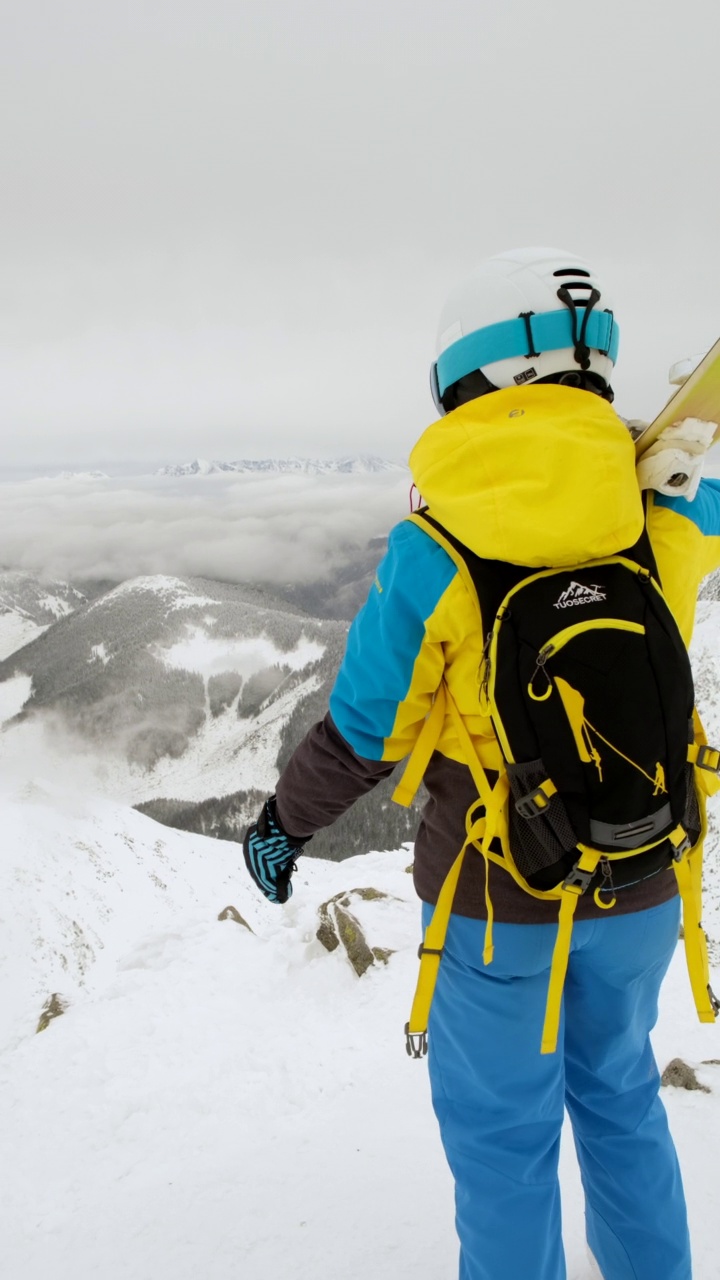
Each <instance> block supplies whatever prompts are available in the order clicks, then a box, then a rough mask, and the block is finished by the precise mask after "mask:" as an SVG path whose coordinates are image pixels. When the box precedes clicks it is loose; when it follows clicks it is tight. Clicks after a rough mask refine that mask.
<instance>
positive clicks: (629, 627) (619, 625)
mask: <svg viewBox="0 0 720 1280" xmlns="http://www.w3.org/2000/svg"><path fill="white" fill-rule="evenodd" d="M604 630H611V631H630V632H633V633H634V634H635V635H639V636H644V635H645V628H644V626H643V625H642V623H640V622H628V621H626V619H624V618H590V619H588V620H587V621H586V622H575V623H573V625H572V626H570V627H563V629H562V631H558V632H556V634H555V635H554V636H552V637H551V638H550V639H549V640H548V641H547V643H546V644H544V645H543V647H542V649H540V650H538V655H537V658H536V659H535V670H534V671H533V673H532V675H531V677H530V685H529V687H530V689H532V688H533V685H534V683H535V677H536V675H537V673H538V671H543V668H544V667H545V663H546V662H547V660H548V658H552V657H554V656H555V654H556V653H559V652H560V650H561V649H564V647H565V645H566V644H567V643H568V642H569V641H570V640H574V639H575V637H576V636H579V635H584V633H585V632H586V631H604ZM544 675H545V679H546V680H547V682H548V687H549V686H550V685H551V684H552V681H551V680H550V677H549V675H548V674H547V672H546V671H545V672H544ZM531 696H532V697H534V698H537V697H538V695H537V694H531ZM547 696H548V695H547V693H546V694H545V695H544V697H547Z"/></svg>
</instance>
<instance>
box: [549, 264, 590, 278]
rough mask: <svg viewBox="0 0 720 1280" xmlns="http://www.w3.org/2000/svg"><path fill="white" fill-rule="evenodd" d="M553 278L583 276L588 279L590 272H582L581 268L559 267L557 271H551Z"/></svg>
mask: <svg viewBox="0 0 720 1280" xmlns="http://www.w3.org/2000/svg"><path fill="white" fill-rule="evenodd" d="M553 275H554V276H585V278H586V279H587V280H589V279H590V272H589V271H584V270H583V268H582V267H561V268H560V270H559V271H553Z"/></svg>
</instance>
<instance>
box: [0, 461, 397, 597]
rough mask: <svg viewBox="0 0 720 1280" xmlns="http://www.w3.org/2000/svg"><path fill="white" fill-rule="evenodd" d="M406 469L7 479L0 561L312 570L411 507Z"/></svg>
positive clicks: (197, 570) (69, 568) (144, 570)
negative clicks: (318, 473) (352, 473)
mask: <svg viewBox="0 0 720 1280" xmlns="http://www.w3.org/2000/svg"><path fill="white" fill-rule="evenodd" d="M409 485H410V478H409V475H408V476H407V477H406V476H405V475H404V473H402V472H397V471H395V472H388V473H382V474H380V475H372V476H342V475H329V476H315V477H313V476H292V475H284V476H269V477H257V476H242V475H230V476H225V475H212V476H196V477H182V478H177V479H173V478H169V477H155V476H142V477H137V478H133V479H130V480H129V479H94V480H90V479H81V478H74V479H56V480H31V481H25V482H23V483H15V484H4V485H0V548H2V550H1V551H0V561H1V562H2V564H3V565H4V567H6V568H13V569H16V568H17V569H27V570H30V571H32V572H34V573H38V574H40V575H42V576H44V577H48V578H59V579H63V580H70V581H76V582H78V581H82V579H110V580H112V581H115V582H119V581H123V580H125V579H127V578H132V577H137V576H138V575H141V574H155V573H165V574H175V575H177V576H180V577H182V576H197V577H208V578H220V579H223V580H227V581H230V582H251V583H256V582H271V583H275V584H278V585H282V584H285V583H305V582H313V581H316V580H318V579H321V578H324V577H326V576H328V575H330V574H331V573H332V572H333V571H335V570H337V569H338V568H339V567H341V566H342V565H343V564H344V563H346V562H347V561H349V560H350V559H351V558H352V556H353V554H354V553H355V552H356V551H357V550H358V549H361V548H362V547H364V546H366V544H367V542H368V541H369V539H371V538H374V537H377V536H382V535H385V534H386V533H387V532H388V531H389V529H390V528H391V527H392V525H393V524H395V523H396V522H397V521H398V520H399V519H401V518H402V516H403V515H405V514H406V512H407V510H408V490H409Z"/></svg>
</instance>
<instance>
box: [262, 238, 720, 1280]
mask: <svg viewBox="0 0 720 1280" xmlns="http://www.w3.org/2000/svg"><path fill="white" fill-rule="evenodd" d="M617 341H618V329H617V325H616V323H615V320H614V315H613V312H612V309H611V305H610V302H609V300H608V298H607V296H606V294H605V291H604V290H603V289H602V287H601V286H600V284H599V282H598V280H597V279H596V277H595V275H594V274H593V272H592V271H591V270H590V268H589V267H588V266H587V264H585V263H584V262H582V261H581V260H580V259H578V258H577V257H575V256H574V255H573V254H568V253H564V252H560V251H556V250H543V249H524V250H518V251H514V252H509V253H504V254H500V255H498V256H496V257H494V258H491V259H490V260H489V261H487V262H486V263H485V264H483V265H482V266H481V267H479V268H478V269H476V270H475V272H474V273H473V274H472V275H471V276H470V278H469V280H468V281H467V282H466V283H465V284H464V285H463V286H462V287H460V288H459V289H458V290H456V291H455V292H454V293H453V294H452V295H451V296H450V298H449V300H448V302H447V304H446V307H445V309H444V311H443V313H442V317H441V321H440V329H439V339H438V349H439V354H438V359H437V362H436V364H435V365H434V366H433V369H432V377H431V381H432V389H433V396H434V399H435V403H436V407H437V409H438V412H439V413H440V415H441V417H440V421H439V422H437V423H435V424H433V425H432V426H431V427H430V428H428V430H427V431H426V432H425V434H424V436H423V437H422V439H421V440H420V441H419V443H418V445H417V446H416V448H415V450H414V451H413V455H412V457H411V467H412V470H413V477H414V479H415V481H416V483H417V485H418V488H419V489H420V492H421V493H422V494H423V496H424V498H425V499H426V500H427V501H428V502H429V512H430V514H431V515H432V516H433V517H434V518H435V520H436V521H437V522H438V524H439V527H442V528H443V529H444V530H451V531H452V535H453V536H454V539H455V540H456V541H457V543H458V544H459V545H461V546H463V547H464V548H465V549H466V550H467V548H469V549H470V553H474V554H475V556H478V557H482V558H483V559H484V560H485V561H492V562H493V563H496V564H497V563H498V562H502V563H506V564H510V565H522V566H530V567H531V568H532V566H536V567H538V568H542V567H543V566H553V565H558V564H572V563H580V562H585V561H591V560H598V559H600V558H602V557H603V556H612V555H615V554H617V553H619V552H622V551H623V549H625V548H628V547H632V546H633V545H634V544H636V543H637V545H638V546H639V545H641V544H642V545H643V546H644V547H645V548H646V553H647V554H648V555H650V556H651V557H652V560H653V568H654V569H655V570H656V572H657V576H658V577H659V580H660V581H661V582H662V586H663V590H664V593H665V597H666V599H667V600H668V602H669V604H670V606H671V609H672V611H673V613H674V615H675V618H676V620H677V623H678V626H679V628H680V632H681V634H682V638H683V641H684V642H685V644H687V643H688V642H689V639H690V635H691V632H692V626H693V618H694V610H695V603H696V598H697V592H698V586H699V583H700V581H701V579H702V578H703V577H704V576H705V575H706V574H707V573H709V572H711V571H712V570H713V569H715V568H716V567H717V566H718V565H720V482H717V481H709V480H703V481H700V471H701V468H702V457H701V455H700V452H699V450H698V448H697V447H694V446H693V445H692V441H693V440H695V439H696V436H697V433H698V431H699V432H700V435H701V436H702V434H703V424H695V427H693V426H692V424H691V426H690V428H689V429H688V428H687V427H685V428H684V429H683V430H681V431H680V432H678V431H675V435H673V431H672V430H671V431H670V432H668V433H666V437H665V438H661V439H660V441H659V442H658V444H657V445H656V446H655V448H654V449H653V455H652V459H650V460H648V462H647V463H646V464H645V465H644V466H643V465H641V466H640V468H639V469H638V472H637V474H636V471H635V458H634V449H633V447H632V442H631V440H630V436H629V432H628V430H627V428H626V427H625V425H624V424H623V423H622V421H621V419H619V418H618V417H617V415H616V414H615V412H614V410H613V409H612V407H611V405H612V400H613V391H612V388H611V381H610V380H611V376H612V370H613V367H614V362H615V359H616V354H617ZM678 436H679V437H680V439H679V442H678ZM688 438H689V439H690V440H691V444H690V445H689V446H687V447H684V445H683V441H686V440H687V439H688ZM703 438H704V437H703ZM679 477H680V478H681V479H682V477H684V480H682V484H681V487H680V488H678V487H677V486H678V478H679ZM643 490H645V491H646V492H645V497H644V500H643V498H642V496H641V493H642V491H643ZM421 526H422V521H418V520H415V521H403V522H401V523H400V524H399V525H398V526H397V527H396V528H395V529H394V530H393V531H392V532H391V534H390V538H389V544H388V550H387V554H386V556H385V558H384V560H383V561H382V563H381V565H380V567H379V569H378V574H377V577H376V579H375V584H374V585H373V587H372V588H371V591H370V595H369V597H368V601H367V603H366V604H365V606H364V608H363V609H362V610H361V612H360V613H359V614H358V616H357V617H356V619H355V621H354V622H353V624H352V627H351V629H350V633H349V637H348V642H347V649H346V653H345V657H344V659H343V663H342V665H341V668H340V671H339V673H338V676H337V679H336V682H335V686H334V689H333V692H332V695H331V698H330V707H329V713H328V714H327V716H326V717H325V719H324V720H323V721H322V722H321V723H319V724H317V725H315V726H314V728H312V729H311V730H310V732H309V733H308V734H307V736H306V737H305V739H304V740H303V741H302V742H301V743H300V745H299V746H298V748H297V749H296V751H295V753H294V755H293V756H292V758H291V760H290V762H289V763H288V765H287V767H286V769H285V770H284V772H283V774H282V776H281V778H280V779H279V781H278V784H277V789H276V794H275V796H273V797H271V798H270V799H269V800H268V801H267V802H266V803H265V805H264V806H263V810H262V812H261V814H260V816H259V818H258V820H257V822H256V823H254V824H253V825H252V826H251V827H250V828H249V829H248V831H247V833H246V836H245V842H244V850H245V860H246V863H247V867H248V870H249V872H250V875H251V876H252V878H253V880H254V881H255V883H256V885H257V886H258V887H259V888H260V889H261V891H262V892H263V893H264V894H265V896H266V897H267V898H268V899H269V900H270V901H273V902H278V903H282V902H285V901H286V900H287V898H288V896H289V894H290V893H291V891H292V885H291V875H292V872H293V870H294V865H295V861H296V859H297V857H298V855H299V854H300V853H301V852H302V849H303V847H304V845H305V844H306V843H307V841H308V840H309V839H310V838H311V836H312V834H313V833H314V832H315V831H317V830H319V829H320V828H321V827H325V826H328V825H329V824H331V823H332V822H333V821H334V820H335V819H336V818H338V817H339V816H340V815H341V814H342V813H343V812H345V810H347V809H348V808H349V807H350V805H352V803H353V802H354V801H355V800H357V799H358V797H359V796H361V795H363V794H364V793H366V792H367V791H369V790H370V789H371V788H372V787H373V786H374V785H375V784H376V783H377V782H378V781H379V780H380V779H381V778H384V777H386V776H387V775H388V774H389V773H390V772H391V771H392V770H393V768H394V767H395V765H396V764H397V762H398V761H400V760H402V759H403V758H405V757H406V756H408V755H409V754H410V753H412V751H413V748H415V747H416V745H417V743H418V739H419V737H420V734H421V731H422V730H423V726H424V725H425V724H426V723H427V720H428V715H429V712H430V710H431V707H432V706H433V705H434V703H433V699H434V697H435V695H436V691H437V690H438V688H439V686H440V684H441V682H442V681H444V682H445V685H446V687H447V689H448V691H449V694H451V695H452V698H453V700H454V704H455V706H456V707H457V709H458V711H459V714H460V718H461V721H462V726H464V728H462V726H461V729H458V724H457V721H456V720H454V719H453V717H452V715H450V713H449V711H447V710H446V712H445V718H444V720H443V723H442V725H441V726H440V727H439V734H438V738H437V742H436V744H435V749H434V751H433V753H432V756H431V759H430V762H429V764H428V766H427V768H426V770H425V773H424V780H425V784H426V786H427V790H428V793H429V800H428V802H427V804H426V806H425V809H424V811H423V817H422V822H421V825H420V829H419V831H418V835H417V840H416V845H415V861H414V881H415V887H416V890H417V893H418V895H419V897H420V899H421V900H422V904H423V906H422V913H423V923H424V925H425V926H427V924H428V922H429V921H430V919H431V917H432V914H433V908H434V906H435V904H436V903H437V900H438V896H439V894H440V891H441V888H442V886H443V883H444V882H445V880H446V877H447V875H448V871H449V870H450V868H451V866H452V865H453V863H454V861H455V859H456V855H457V853H458V850H459V849H460V848H461V846H462V845H463V844H464V842H465V841H466V814H468V813H469V812H470V811H472V810H473V807H474V806H475V807H476V806H477V803H478V788H477V786H476V782H475V780H474V777H473V772H472V771H471V768H470V767H469V763H468V759H467V754H466V751H465V749H464V747H463V742H462V739H463V737H467V735H469V740H470V741H471V743H472V748H473V750H474V751H475V752H476V753H477V757H478V759H479V760H480V762H481V764H482V767H483V769H484V770H486V771H487V773H488V775H489V776H490V777H494V776H497V773H498V771H499V770H500V769H501V767H502V757H501V753H500V748H499V745H498V740H497V737H496V734H495V732H494V730H493V725H492V722H491V721H490V719H489V717H488V714H487V706H486V705H485V704H484V703H483V690H482V688H481V687H480V686H479V683H478V671H479V670H482V668H483V662H484V655H483V650H484V633H483V632H482V631H481V629H480V627H479V616H478V605H477V599H476V598H474V596H473V590H472V582H470V581H469V580H468V575H467V573H464V572H463V571H462V566H460V567H459V566H458V558H457V556H456V555H454V554H451V552H452V546H451V545H450V541H446V543H445V545H443V543H442V540H441V541H440V542H439V541H438V540H437V539H436V538H435V537H433V536H430V534H431V533H432V532H433V531H432V529H428V530H426V529H424V528H423V527H421ZM648 539H649V541H648ZM593 595H594V599H595V600H597V599H599V598H601V595H602V593H601V592H600V591H599V589H597V588H596V587H595V585H592V586H591V587H590V588H587V587H584V588H583V587H582V585H581V587H580V588H578V584H577V583H574V584H573V589H572V590H571V591H569V592H568V593H567V594H566V596H565V598H564V599H562V600H558V601H557V602H556V604H557V605H558V607H559V612H558V615H557V616H558V617H560V618H562V622H561V623H560V625H561V626H565V625H567V623H568V622H569V621H570V620H571V619H572V620H573V621H576V620H577V619H578V617H580V616H581V614H582V610H583V607H586V608H587V607H588V602H589V601H590V599H591V597H593ZM608 696H610V695H608ZM465 730H466V731H467V734H466V733H465ZM613 865H614V864H613ZM667 865H668V864H667V861H666V862H665V863H664V864H663V869H661V870H660V869H658V867H657V866H655V867H654V868H653V869H652V870H653V872H654V874H651V873H650V871H648V872H647V875H646V877H645V878H637V877H636V878H635V879H636V882H635V883H629V884H627V885H626V886H625V887H624V888H616V887H615V886H613V889H612V891H613V902H612V903H608V901H607V899H603V897H602V891H601V890H598V891H596V893H595V894H594V895H593V894H592V893H584V894H582V895H581V896H580V897H579V900H578V904H577V909H576V913H575V920H576V923H575V926H574V930H573V933H572V943H571V953H570V957H569V964H568V970H567V978H566V982H565V988H564V995H563V1008H562V1022H561V1024H560V1031H559V1036H560V1038H559V1044H560V1049H559V1051H558V1052H556V1053H543V1054H540V1053H539V1052H538V1041H539V1038H540V1028H541V1026H542V1023H543V1016H544V1013H545V1002H546V996H547V989H548V974H549V972H550V970H551V964H552V955H553V947H554V943H555V939H556V935H557V909H556V905H555V906H553V904H552V903H551V902H548V901H546V900H543V899H542V898H540V897H537V896H531V895H529V894H528V893H526V892H525V891H524V889H523V888H522V887H521V886H520V885H519V884H518V883H517V882H516V879H515V878H514V877H513V876H512V875H510V874H508V872H507V870H506V869H505V868H504V867H503V866H502V859H497V858H495V859H493V860H492V861H491V860H488V859H487V858H486V859H484V860H483V859H481V858H478V857H476V858H474V859H473V858H470V859H466V860H465V863H464V864H463V867H462V871H461V873H460V878H459V882H458V885H457V889H456V892H455V895H454V898H453V905H452V914H451V916H450V920H449V927H448V932H447V937H446V940H445V946H444V950H443V954H442V960H441V962H440V964H439V971H438V978H437V986H436V990H435V997H434V1003H433V1006H432V1014H431V1018H430V1037H429V1044H430V1051H429V1067H430V1079H431V1086H432V1097H433V1106H434V1109H435V1112H436V1115H437V1118H438V1121H439V1125H440V1131H441V1136H442V1141H443V1144H444V1147H445V1152H446V1155H447V1159H448V1161H449V1164H450V1167H451V1170H452V1173H453V1176H454V1179H455V1184H456V1225H457V1230H458V1235H459V1238H460V1280H564V1277H565V1274H566V1272H565V1262H564V1256H563V1249H562V1241H561V1221H560V1194H559V1186H558V1176H557V1167H558V1151H559V1142H560V1130H561V1125H562V1122H563V1116H564V1109H565V1108H567V1110H568V1113H569V1115H570V1119H571V1122H572V1127H573V1133H574V1138H575V1145H576V1149H577V1154H578V1160H579V1164H580V1169H581V1173H582V1180H583V1187H584V1192H585V1201H586V1230H587V1238H588V1243H589V1248H590V1249H591V1251H592V1254H593V1255H594V1257H595V1259H597V1263H598V1265H599V1267H600V1271H601V1273H602V1276H603V1277H604V1278H605V1280H691V1261H690V1246H689V1237H688V1228H687V1219H686V1209H685V1202H684V1196H683V1187H682V1182H681V1175H680V1171H679V1167H678V1161H677V1157H676V1153H675V1149H674V1146H673V1143H672V1139H671V1137H670V1134H669V1131H668V1126H667V1120H666V1115H665V1111H664V1107H663V1105H662V1102H661V1101H660V1098H659V1092H658V1090H659V1075H658V1070H657V1067H656V1064H655V1061H654V1057H653V1054H652V1049H651V1046H650V1042H649V1032H650V1030H651V1028H652V1027H653V1025H654V1023H655V1020H656V1016H657V999H658V992H659V988H660V985H661V982H662V979H663V977H664V974H665V972H666V970H667V968H668V965H669V963H670V959H671V956H672V954H673V951H674V949H675V945H676V942H677V938H678V923H679V904H678V897H677V885H676V880H675V876H674V875H673V874H671V873H669V872H668V870H667V869H666V868H667ZM630 879H631V880H632V879H633V877H630ZM593 883H594V882H593ZM608 905H610V906H612V910H608V909H607V908H608ZM489 912H490V913H491V916H492V915H494V933H493V942H494V957H493V960H492V963H491V964H488V963H486V961H487V956H485V957H484V954H483V953H484V946H485V940H486V930H487V928H488V913H489Z"/></svg>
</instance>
